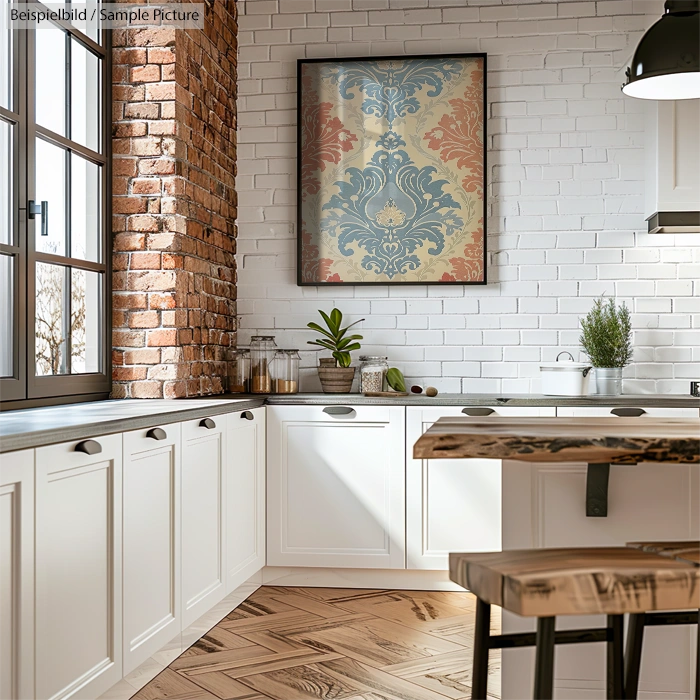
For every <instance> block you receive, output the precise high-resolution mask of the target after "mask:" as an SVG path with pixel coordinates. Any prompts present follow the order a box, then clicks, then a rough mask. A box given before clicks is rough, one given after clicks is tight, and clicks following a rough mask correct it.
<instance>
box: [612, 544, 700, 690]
mask: <svg viewBox="0 0 700 700" xmlns="http://www.w3.org/2000/svg"><path fill="white" fill-rule="evenodd" d="M627 546H628V547H633V548H635V549H641V550H642V551H644V552H651V553H653V554H659V555H661V556H663V557H670V558H671V559H675V560H677V561H682V562H686V563H689V564H694V565H695V566H700V541H680V542H678V541H676V542H628V543H627ZM665 625H697V626H698V640H697V659H696V662H695V700H700V611H698V610H692V611H690V612H669V613H659V612H643V613H634V614H632V615H630V620H629V630H628V632H627V650H626V653H625V697H626V698H636V697H637V690H638V688H639V672H640V669H641V663H642V643H643V641H644V630H645V628H646V627H652V626H653V627H658V626H665Z"/></svg>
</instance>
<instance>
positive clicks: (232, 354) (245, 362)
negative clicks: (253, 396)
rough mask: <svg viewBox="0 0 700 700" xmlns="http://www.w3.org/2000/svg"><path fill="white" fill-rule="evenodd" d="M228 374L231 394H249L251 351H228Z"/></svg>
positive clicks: (234, 349) (237, 349) (235, 349)
mask: <svg viewBox="0 0 700 700" xmlns="http://www.w3.org/2000/svg"><path fill="white" fill-rule="evenodd" d="M227 357H228V362H227V364H226V368H227V369H226V374H227V378H228V387H227V388H228V391H229V393H231V394H247V393H249V392H250V350H248V349H247V348H232V349H231V350H229V351H228V355H227Z"/></svg>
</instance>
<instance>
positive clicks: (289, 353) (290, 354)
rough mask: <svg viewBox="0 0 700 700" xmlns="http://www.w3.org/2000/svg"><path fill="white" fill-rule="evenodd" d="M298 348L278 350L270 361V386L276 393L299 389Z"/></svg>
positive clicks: (289, 392) (293, 391) (286, 392)
mask: <svg viewBox="0 0 700 700" xmlns="http://www.w3.org/2000/svg"><path fill="white" fill-rule="evenodd" d="M300 362H301V357H299V351H298V350H278V351H277V352H276V353H275V358H274V360H273V362H272V388H273V391H274V392H275V393H276V394H296V393H297V392H298V391H299V363H300Z"/></svg>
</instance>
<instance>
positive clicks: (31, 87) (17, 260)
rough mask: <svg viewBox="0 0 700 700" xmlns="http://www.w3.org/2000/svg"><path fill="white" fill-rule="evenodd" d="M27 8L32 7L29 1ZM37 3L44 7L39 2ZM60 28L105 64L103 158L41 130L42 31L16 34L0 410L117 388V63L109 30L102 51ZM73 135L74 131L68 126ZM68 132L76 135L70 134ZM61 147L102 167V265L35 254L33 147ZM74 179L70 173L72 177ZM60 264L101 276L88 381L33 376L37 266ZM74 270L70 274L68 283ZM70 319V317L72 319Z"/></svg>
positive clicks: (3, 249)
mask: <svg viewBox="0 0 700 700" xmlns="http://www.w3.org/2000/svg"><path fill="white" fill-rule="evenodd" d="M25 1H26V0H25ZM37 4H39V3H37ZM54 24H55V25H56V26H57V27H59V28H60V29H62V30H63V31H64V32H66V36H65V41H66V46H67V47H68V46H70V45H71V42H72V41H74V40H75V41H78V42H79V43H80V44H81V45H82V46H83V47H84V48H86V49H87V50H88V51H90V52H91V53H93V54H95V55H97V56H98V57H99V58H100V59H101V62H102V63H101V68H102V71H101V74H100V82H101V84H100V88H99V99H100V102H101V109H102V112H101V115H100V116H101V119H100V124H99V127H100V153H97V152H96V151H93V150H92V149H90V148H87V147H85V146H82V145H81V144H80V143H77V142H76V141H73V140H71V139H69V138H66V137H64V136H61V135H59V134H55V133H54V132H51V131H50V130H48V129H46V128H45V127H42V126H41V125H39V124H37V123H36V118H35V100H34V97H35V49H36V40H37V33H39V34H38V37H39V38H40V37H41V34H40V32H41V31H42V30H41V29H39V30H37V29H26V30H25V29H14V30H13V52H12V53H13V56H12V58H13V63H12V72H11V76H12V83H13V88H14V89H13V93H14V94H13V103H12V110H7V109H5V108H3V107H0V117H2V118H3V120H4V121H8V122H10V123H11V124H13V125H14V127H15V128H14V132H15V133H14V139H13V147H14V151H13V161H14V172H13V183H14V185H15V186H14V188H13V193H12V211H13V231H12V232H11V234H12V236H11V239H10V240H11V243H12V244H13V245H5V244H2V243H0V253H5V254H10V255H12V256H13V262H14V265H13V272H14V275H13V285H14V306H13V374H12V376H9V377H2V378H0V411H2V410H14V409H18V408H28V407H33V406H42V405H55V404H62V403H74V402H79V401H90V400H99V399H105V398H108V397H109V393H110V391H111V385H112V378H111V374H112V362H111V357H112V343H111V334H112V318H111V313H112V303H111V298H112V235H111V221H112V207H111V192H112V187H111V159H112V158H111V156H112V152H111V140H112V128H111V120H112V97H111V93H112V61H111V31H110V30H106V29H102V30H101V34H100V38H101V44H100V43H97V42H96V41H94V40H93V39H91V38H90V37H89V36H87V35H85V34H83V33H82V32H81V31H80V30H79V29H77V28H76V27H73V26H72V25H71V24H69V23H67V22H62V21H57V22H54ZM70 70H71V65H70V53H67V55H66V71H67V73H68V76H67V78H68V79H67V81H66V83H67V86H70ZM67 90H68V92H67V94H66V97H65V105H64V106H63V107H64V109H66V114H67V116H68V113H69V107H68V105H69V102H70V99H71V97H70V88H69V87H68V88H67ZM67 128H68V127H67ZM66 133H70V132H66ZM39 137H40V138H42V139H43V140H45V141H47V142H48V143H52V144H56V145H58V146H61V147H62V148H64V149H66V150H67V155H66V159H67V161H70V158H71V155H70V154H71V153H75V154H76V155H79V156H81V157H83V158H85V159H86V160H87V161H88V162H91V163H96V164H98V165H99V166H100V167H101V169H102V170H101V200H100V207H101V211H100V222H101V227H102V231H101V237H100V241H99V244H100V250H101V256H100V259H101V262H99V263H95V262H91V261H89V260H83V259H76V258H71V257H70V253H71V251H69V250H66V251H65V253H66V254H65V256H63V255H58V256H57V255H52V254H49V253H43V252H40V251H37V250H36V249H35V240H36V239H35V230H37V229H38V227H39V226H40V225H41V220H40V218H39V216H37V217H35V218H30V217H29V216H28V202H29V201H30V200H35V199H36V197H35V196H34V191H35V174H36V173H35V158H34V151H35V144H36V139H37V138H39ZM66 176H67V177H69V176H70V171H69V170H68V171H67V172H66ZM65 197H66V201H65V207H66V218H68V217H70V197H69V195H68V190H67V191H66V194H65ZM37 262H48V263H58V264H60V265H63V266H67V267H68V268H69V270H70V269H76V268H77V269H81V270H85V271H95V272H99V273H100V274H101V275H102V294H103V298H102V299H101V300H100V302H101V303H100V312H101V328H100V350H99V352H100V366H101V371H100V372H94V373H85V374H62V375H60V374H57V375H44V376H38V375H36V369H35V318H34V310H35V303H36V297H35V292H36V289H35V283H36V272H35V270H36V263H37ZM69 274H70V271H68V272H66V275H67V276H68V275H69ZM68 313H70V310H69V312H68Z"/></svg>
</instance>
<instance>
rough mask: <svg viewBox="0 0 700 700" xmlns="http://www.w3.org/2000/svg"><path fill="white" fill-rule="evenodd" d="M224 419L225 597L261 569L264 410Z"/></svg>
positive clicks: (262, 543)
mask: <svg viewBox="0 0 700 700" xmlns="http://www.w3.org/2000/svg"><path fill="white" fill-rule="evenodd" d="M226 418H227V421H226V426H227V432H226V445H227V450H226V539H227V543H228V544H227V547H226V593H227V594H228V593H230V592H231V591H233V590H235V589H236V588H238V586H240V585H241V584H242V583H244V582H245V581H246V580H247V579H249V578H250V577H251V576H252V575H253V574H254V573H255V572H256V571H259V570H260V569H262V567H263V566H265V408H256V409H254V410H252V411H241V412H240V413H229V414H228V416H227V417H226Z"/></svg>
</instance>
